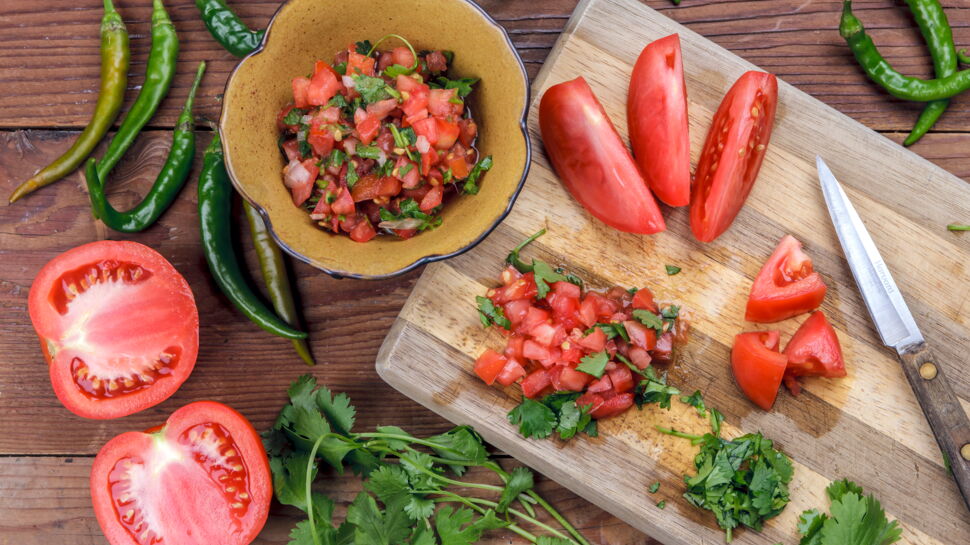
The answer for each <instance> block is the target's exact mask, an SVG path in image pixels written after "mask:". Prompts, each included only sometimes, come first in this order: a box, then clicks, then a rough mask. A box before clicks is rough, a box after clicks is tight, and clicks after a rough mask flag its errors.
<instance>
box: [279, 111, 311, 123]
mask: <svg viewBox="0 0 970 545" xmlns="http://www.w3.org/2000/svg"><path fill="white" fill-rule="evenodd" d="M305 115H306V110H303V109H300V108H293V109H292V110H290V111H289V112H287V113H286V115H285V116H284V117H283V124H284V125H296V124H299V123H300V121H301V120H302V119H303V116H305Z"/></svg>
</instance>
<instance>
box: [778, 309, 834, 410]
mask: <svg viewBox="0 0 970 545" xmlns="http://www.w3.org/2000/svg"><path fill="white" fill-rule="evenodd" d="M785 355H786V356H787V357H788V368H787V369H786V370H785V385H786V386H788V389H789V390H791V391H792V393H793V394H797V393H798V391H800V388H799V386H798V381H797V377H825V378H841V377H844V376H845V375H846V373H845V359H844V358H843V356H842V345H841V344H839V337H838V336H837V335H836V334H835V329H833V328H832V325H831V324H829V322H828V320H826V319H825V315H824V314H822V311H817V312H813V313H812V315H811V316H809V317H808V319H807V320H805V323H803V324H802V325H801V327H799V328H798V331H796V332H795V335H793V336H792V338H791V340H790V341H788V345H786V346H785Z"/></svg>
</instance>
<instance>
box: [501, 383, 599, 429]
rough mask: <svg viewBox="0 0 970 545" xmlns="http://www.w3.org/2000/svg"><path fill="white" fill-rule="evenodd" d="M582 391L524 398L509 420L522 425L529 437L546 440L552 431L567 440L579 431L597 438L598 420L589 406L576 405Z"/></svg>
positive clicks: (509, 415)
mask: <svg viewBox="0 0 970 545" xmlns="http://www.w3.org/2000/svg"><path fill="white" fill-rule="evenodd" d="M579 395H580V394H579V392H559V393H555V394H549V395H547V396H546V397H544V398H542V399H541V400H539V401H536V400H534V399H529V398H527V397H524V396H523V397H522V402H521V403H519V405H517V406H516V407H515V408H514V409H512V410H511V411H509V414H508V418H509V422H510V423H512V424H513V425H517V426H519V433H520V434H521V435H522V436H523V437H526V438H529V437H532V438H536V439H544V438H546V437H549V436H550V435H552V433H553V432H556V433H558V434H559V438H560V439H562V440H563V441H568V440H569V439H571V438H572V437H574V436H576V435H577V434H579V433H585V434H586V435H588V436H590V437H596V435H597V430H596V421H595V420H593V417H592V416H590V414H589V409H590V407H589V406H588V405H586V406H582V407H580V406H577V405H576V400H577V399H579Z"/></svg>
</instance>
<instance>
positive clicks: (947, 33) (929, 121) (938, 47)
mask: <svg viewBox="0 0 970 545" xmlns="http://www.w3.org/2000/svg"><path fill="white" fill-rule="evenodd" d="M906 4H907V5H909V10H910V11H911V12H912V13H913V19H914V20H915V21H916V24H917V26H919V30H920V33H922V34H923V39H924V40H925V41H926V45H927V47H928V48H929V50H930V55H931V56H932V57H933V69H934V71H935V72H936V77H938V78H945V77H947V76H949V75H951V74H954V73H956V71H957V61H958V56H957V51H956V46H955V45H954V43H953V29H951V28H950V21H948V20H947V17H946V13H945V12H944V11H943V6H941V5H940V2H939V0H906ZM949 105H950V99H948V98H944V99H941V100H934V101H933V102H929V103H927V104H926V107H925V108H923V113H921V114H920V116H919V119H918V120H917V121H916V125H914V126H913V131H912V132H910V133H909V136H908V137H906V140H905V141H903V145H904V146H911V145H913V144H915V143H916V142H918V141H919V139H920V138H922V137H923V135H925V134H926V133H927V131H929V130H930V129H932V128H933V125H935V124H936V121H937V120H938V119H940V116H942V115H943V112H945V111H946V109H947V107H948V106H949Z"/></svg>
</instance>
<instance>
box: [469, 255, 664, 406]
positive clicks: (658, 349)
mask: <svg viewBox="0 0 970 545" xmlns="http://www.w3.org/2000/svg"><path fill="white" fill-rule="evenodd" d="M501 281H502V286H501V287H498V288H494V289H491V290H489V292H488V294H487V297H488V300H489V301H491V303H492V304H493V305H494V307H495V308H496V309H501V314H502V316H504V317H505V318H506V319H507V320H508V323H507V325H508V329H506V328H505V327H502V326H500V325H498V324H496V327H497V328H498V329H499V330H500V331H501V332H502V333H503V334H505V335H506V336H507V338H508V340H507V342H506V345H505V349H504V350H503V351H502V352H501V353H499V352H497V351H495V350H491V349H489V350H486V351H485V352H484V353H483V354H482V355H481V356H480V357H479V358H478V360H477V361H476V362H475V373H476V374H478V376H479V377H480V378H481V379H482V380H483V381H485V383H486V384H494V383H496V382H497V383H499V384H501V385H503V386H510V385H512V384H514V383H516V382H520V381H521V382H520V384H521V387H522V393H523V394H524V395H525V396H526V397H529V398H533V399H535V398H540V397H543V396H545V395H546V394H550V393H553V392H560V391H568V392H583V395H582V396H580V397H579V399H577V400H576V404H577V405H578V406H586V405H588V406H590V415H591V416H592V417H593V418H607V417H610V416H615V415H618V414H620V413H622V412H624V411H626V410H627V409H629V408H630V407H631V406H632V405H633V401H634V393H633V390H634V385H635V380H634V375H633V372H632V371H631V366H633V367H636V368H638V369H645V368H646V367H648V366H649V365H651V363H658V362H659V363H668V362H669V361H670V358H671V352H672V349H673V341H674V330H673V327H672V322H666V323H665V324H664V326H663V328H664V329H663V331H664V332H663V333H661V334H660V335H659V338H658V335H657V330H656V329H652V328H649V327H647V326H645V325H644V324H643V323H641V322H640V321H638V320H637V319H635V318H634V316H633V313H634V311H636V310H638V309H639V310H645V311H649V312H650V313H654V314H656V313H657V312H658V308H657V304H656V303H654V301H653V294H652V293H651V292H650V290H648V289H640V290H636V291H634V290H630V291H628V290H625V289H623V288H620V287H614V288H612V289H610V290H608V291H605V292H601V291H594V290H587V291H585V292H584V290H583V289H582V288H581V287H580V286H579V285H577V284H573V283H570V282H568V281H558V282H552V283H550V284H548V285H549V290H548V293H547V294H546V296H545V297H544V298H540V297H539V289H538V286H537V285H536V279H535V273H534V272H527V273H525V274H523V273H521V272H519V271H518V270H517V269H516V268H515V267H512V266H510V267H508V268H507V269H505V270H504V271H503V272H502V276H501ZM631 292H632V293H631ZM618 329H621V330H623V334H619V333H617V330H618ZM607 331H610V332H611V333H610V334H607ZM624 337H626V338H628V339H629V341H627V340H625V338H624ZM604 352H605V354H606V355H607V356H608V361H607V362H606V367H605V370H604V371H603V373H602V375H601V376H600V377H596V376H595V375H593V374H589V373H587V372H584V371H583V370H581V369H577V367H581V362H582V360H583V359H584V358H587V357H592V356H596V355H599V354H601V353H604ZM600 357H602V356H600ZM624 359H625V360H626V361H627V362H629V365H628V363H624V362H623V360H624Z"/></svg>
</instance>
